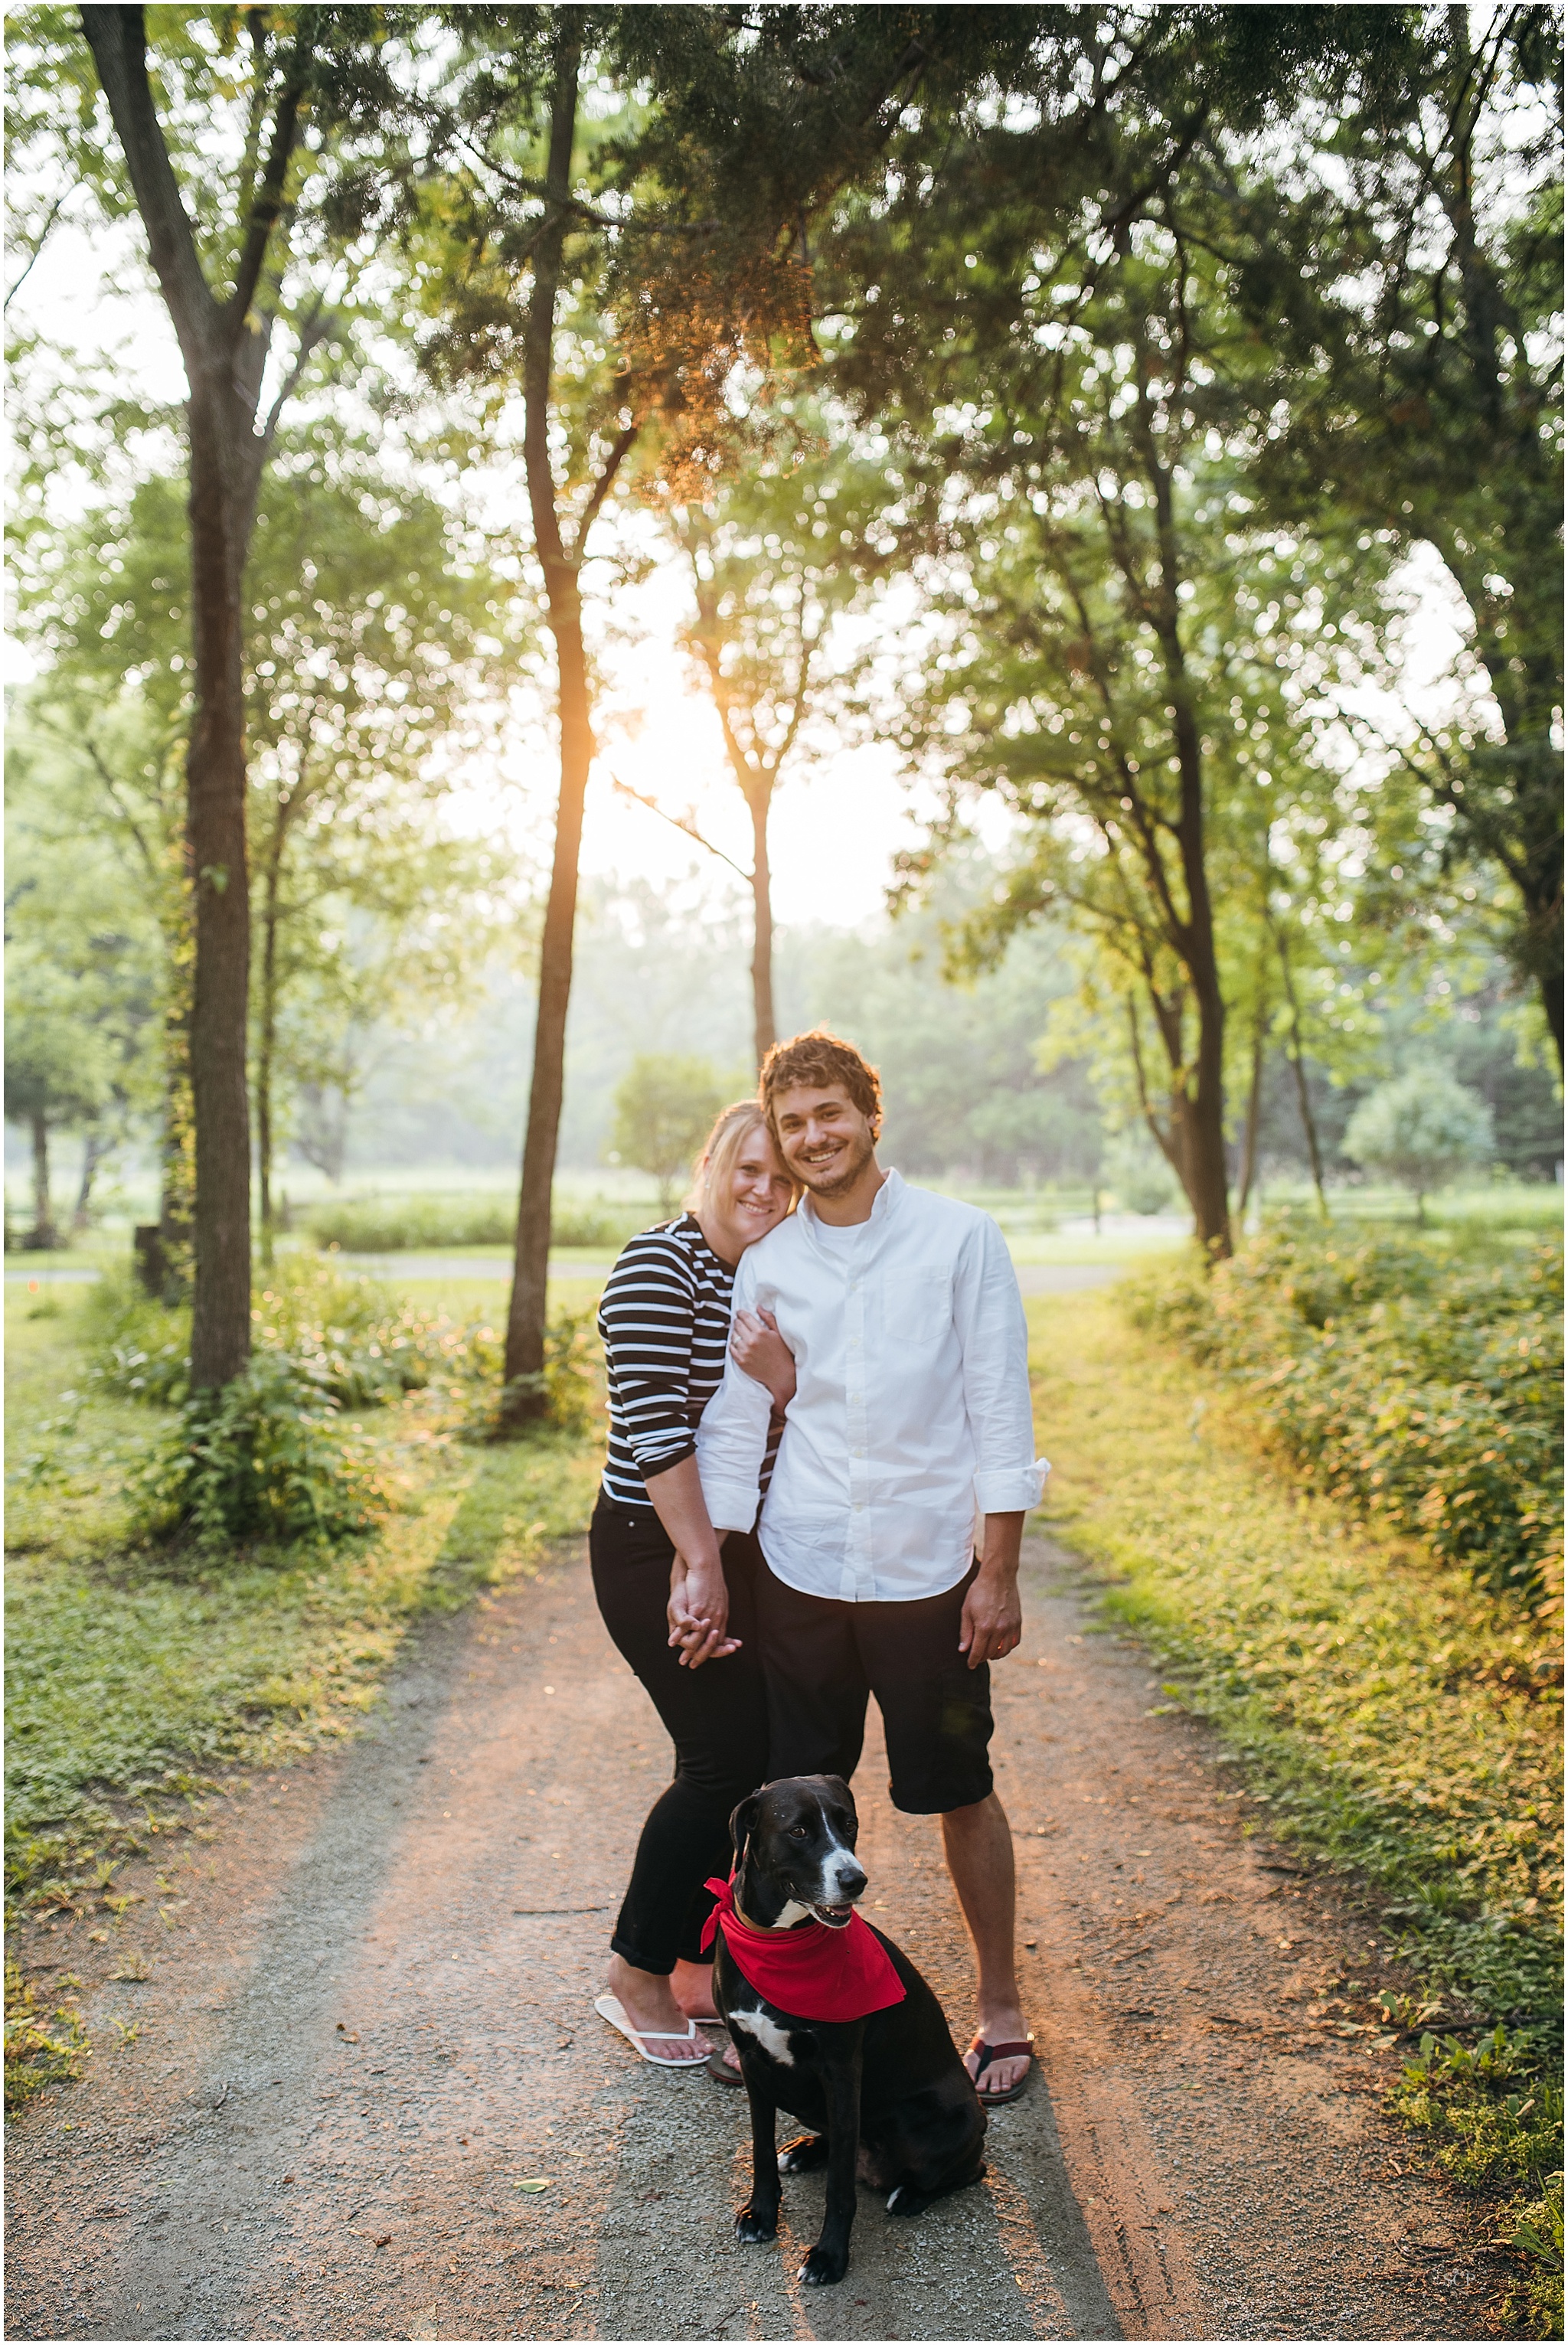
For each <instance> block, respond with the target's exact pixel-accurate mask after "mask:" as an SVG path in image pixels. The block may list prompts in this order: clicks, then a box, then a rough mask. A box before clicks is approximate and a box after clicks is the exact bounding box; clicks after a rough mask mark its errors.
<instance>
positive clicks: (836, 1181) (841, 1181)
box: [795, 1133, 877, 1197]
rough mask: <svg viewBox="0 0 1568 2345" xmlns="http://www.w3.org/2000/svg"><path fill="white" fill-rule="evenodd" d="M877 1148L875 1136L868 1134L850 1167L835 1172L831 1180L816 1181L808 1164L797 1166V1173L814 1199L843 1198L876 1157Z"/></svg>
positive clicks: (851, 1160) (852, 1157)
mask: <svg viewBox="0 0 1568 2345" xmlns="http://www.w3.org/2000/svg"><path fill="white" fill-rule="evenodd" d="M876 1147H877V1143H876V1138H875V1135H874V1134H871V1133H868V1135H867V1137H866V1138H865V1139H864V1140H863V1141H862V1142H861V1143H860V1151H859V1152H858V1153H857V1154H855V1155H852V1156H851V1157H850V1162H849V1165H848V1167H847V1168H846V1169H845V1170H844V1171H843V1172H841V1173H834V1174H833V1175H832V1177H831V1178H830V1180H825V1181H824V1180H814V1179H813V1178H812V1174H811V1167H810V1166H809V1165H807V1164H799V1165H797V1166H796V1167H795V1171H796V1173H798V1175H799V1178H800V1180H802V1181H803V1182H804V1183H805V1184H806V1186H807V1188H808V1189H809V1191H810V1193H811V1194H812V1196H813V1197H841V1196H842V1195H843V1194H844V1193H845V1191H846V1190H848V1189H852V1188H853V1187H854V1185H855V1183H856V1182H857V1181H858V1180H859V1179H860V1175H861V1173H863V1172H864V1171H865V1169H866V1167H867V1165H868V1164H869V1163H870V1162H871V1158H872V1157H873V1156H874V1155H875V1153H876Z"/></svg>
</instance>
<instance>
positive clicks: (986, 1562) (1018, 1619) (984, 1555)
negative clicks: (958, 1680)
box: [958, 1515, 1023, 1670]
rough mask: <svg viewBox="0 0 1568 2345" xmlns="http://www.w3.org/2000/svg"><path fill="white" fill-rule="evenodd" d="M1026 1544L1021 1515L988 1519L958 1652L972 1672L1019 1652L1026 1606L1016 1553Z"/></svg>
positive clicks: (966, 1601) (969, 1595)
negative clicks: (1020, 1588) (1019, 1587)
mask: <svg viewBox="0 0 1568 2345" xmlns="http://www.w3.org/2000/svg"><path fill="white" fill-rule="evenodd" d="M1022 1544H1023V1516H1022V1515H987V1516H986V1518H985V1528H984V1533H983V1538H982V1540H981V1548H980V1569H979V1570H978V1571H977V1572H976V1573H975V1575H974V1578H973V1579H972V1580H971V1582H970V1586H969V1593H968V1595H967V1596H966V1597H965V1598H964V1599H963V1622H962V1628H961V1629H960V1631H959V1639H958V1650H959V1651H960V1652H961V1653H963V1654H966V1655H967V1656H968V1660H969V1666H970V1668H971V1669H972V1670H977V1669H979V1667H980V1665H981V1663H982V1662H983V1661H1000V1660H1004V1659H1005V1657H1006V1656H1007V1655H1008V1654H1009V1653H1011V1652H1014V1651H1016V1650H1017V1647H1018V1643H1019V1639H1021V1637H1022V1636H1023V1605H1022V1603H1021V1602H1020V1601H1019V1596H1018V1550H1019V1548H1020V1547H1021V1546H1022Z"/></svg>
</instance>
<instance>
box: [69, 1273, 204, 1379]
mask: <svg viewBox="0 0 1568 2345" xmlns="http://www.w3.org/2000/svg"><path fill="white" fill-rule="evenodd" d="M81 1313H82V1332H83V1334H84V1335H85V1337H86V1340H87V1374H88V1376H90V1377H91V1378H92V1380H93V1381H94V1383H95V1384H96V1385H97V1386H99V1387H100V1389H101V1390H103V1391H105V1392H110V1393H117V1394H118V1395H120V1396H122V1397H123V1398H125V1399H127V1400H142V1401H149V1402H151V1403H152V1404H153V1405H154V1406H157V1407H159V1408H171V1407H178V1406H179V1404H180V1403H181V1402H182V1401H183V1400H184V1398H185V1396H186V1393H187V1391H188V1386H189V1367H190V1312H189V1309H188V1306H186V1305H173V1306H171V1305H170V1304H167V1303H163V1302H160V1301H158V1299H157V1298H156V1297H154V1296H153V1295H150V1294H148V1292H147V1290H146V1288H145V1287H144V1286H143V1285H142V1284H141V1282H140V1280H139V1279H138V1278H137V1276H136V1275H135V1274H134V1272H132V1271H131V1270H129V1269H128V1268H123V1267H122V1268H120V1269H118V1270H111V1271H106V1272H105V1273H104V1274H103V1275H102V1276H101V1277H99V1278H97V1280H95V1282H94V1284H93V1285H92V1286H91V1288H90V1289H89V1290H88V1292H87V1296H86V1297H85V1299H84V1301H83V1303H82V1305H81Z"/></svg>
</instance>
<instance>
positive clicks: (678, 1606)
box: [665, 1550, 740, 1670]
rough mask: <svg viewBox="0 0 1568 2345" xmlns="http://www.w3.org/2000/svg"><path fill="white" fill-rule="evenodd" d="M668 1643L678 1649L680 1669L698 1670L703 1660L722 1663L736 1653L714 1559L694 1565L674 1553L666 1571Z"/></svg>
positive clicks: (726, 1593)
mask: <svg viewBox="0 0 1568 2345" xmlns="http://www.w3.org/2000/svg"><path fill="white" fill-rule="evenodd" d="M665 1612H666V1617H667V1619H668V1621H669V1642H670V1644H671V1645H672V1646H674V1645H678V1646H679V1647H680V1649H681V1654H680V1666H681V1668H682V1669H683V1670H699V1669H700V1668H701V1667H702V1665H703V1663H704V1661H722V1660H726V1659H727V1658H728V1655H729V1654H731V1653H738V1651H739V1650H740V1639H739V1638H738V1637H731V1636H729V1635H728V1633H727V1632H728V1626H729V1589H728V1586H727V1585H726V1582H725V1578H724V1566H723V1564H722V1563H721V1562H720V1561H719V1559H718V1557H717V1556H715V1557H714V1558H713V1560H712V1562H711V1563H706V1564H696V1563H693V1562H691V1561H690V1560H689V1558H687V1557H686V1556H684V1555H682V1554H680V1553H679V1551H678V1550H677V1554H676V1558H675V1560H674V1562H673V1563H672V1564H671V1566H670V1572H669V1602H668V1604H667V1606H666V1608H665Z"/></svg>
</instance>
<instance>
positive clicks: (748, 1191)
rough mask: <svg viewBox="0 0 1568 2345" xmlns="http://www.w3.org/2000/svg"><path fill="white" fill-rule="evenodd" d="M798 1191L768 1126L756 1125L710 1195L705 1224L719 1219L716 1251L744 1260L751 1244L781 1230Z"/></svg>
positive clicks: (712, 1231)
mask: <svg viewBox="0 0 1568 2345" xmlns="http://www.w3.org/2000/svg"><path fill="white" fill-rule="evenodd" d="M792 1194H793V1191H792V1189H791V1186H790V1183H789V1175H788V1174H787V1173H786V1172H785V1170H784V1167H783V1166H782V1164H780V1162H779V1158H778V1155H777V1154H776V1152H775V1151H774V1147H773V1142H772V1141H771V1139H770V1138H769V1133H768V1127H767V1125H766V1124H763V1123H759V1124H755V1125H753V1127H752V1129H751V1130H750V1131H749V1132H748V1133H747V1135H746V1138H745V1139H744V1140H743V1141H742V1142H741V1143H740V1146H739V1148H738V1150H737V1151H736V1153H735V1155H734V1157H733V1159H732V1160H731V1162H730V1167H729V1173H728V1178H727V1179H726V1180H724V1181H722V1182H719V1183H717V1184H716V1185H715V1188H714V1190H713V1191H711V1192H710V1193H709V1195H708V1203H707V1206H706V1209H705V1211H704V1213H703V1214H702V1220H703V1222H704V1223H705V1224H706V1223H708V1222H709V1221H711V1222H712V1223H713V1227H712V1228H711V1229H710V1230H709V1231H708V1240H709V1243H710V1244H713V1245H714V1251H715V1253H716V1254H719V1255H720V1256H721V1257H722V1259H723V1260H724V1261H726V1262H737V1261H738V1260H739V1258H740V1256H741V1255H742V1254H744V1253H745V1251H746V1249H747V1247H748V1245H755V1244H756V1243H757V1241H758V1239H759V1238H765V1237H766V1236H767V1234H768V1233H769V1230H771V1229H775V1228H777V1226H778V1224H779V1223H780V1222H781V1221H782V1220H783V1218H784V1216H785V1214H786V1213H788V1212H789V1200H790V1197H791V1196H792ZM715 1241H717V1243H715Z"/></svg>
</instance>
